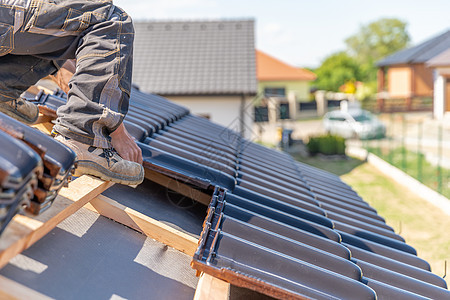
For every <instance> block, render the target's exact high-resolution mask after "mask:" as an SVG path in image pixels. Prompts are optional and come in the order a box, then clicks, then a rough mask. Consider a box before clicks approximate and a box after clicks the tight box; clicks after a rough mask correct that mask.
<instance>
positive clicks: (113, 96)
mask: <svg viewBox="0 0 450 300" xmlns="http://www.w3.org/2000/svg"><path fill="white" fill-rule="evenodd" d="M113 9H114V10H113V11H112V14H111V15H110V17H109V19H107V20H105V21H103V22H100V23H97V24H95V25H92V26H91V27H90V28H89V29H87V30H86V31H85V33H84V35H83V38H82V39H81V40H80V45H79V47H78V49H77V51H76V59H77V66H76V72H75V74H74V76H73V77H72V79H71V80H70V82H69V87H70V90H69V93H68V101H67V104H66V105H64V106H62V107H60V108H59V109H58V112H57V114H58V119H57V121H56V125H55V126H54V131H55V132H56V133H58V134H60V135H62V136H58V137H56V138H57V139H58V140H59V141H61V142H62V143H64V144H66V145H67V146H69V147H71V148H72V149H74V150H75V152H76V153H77V155H78V168H77V173H78V174H92V175H95V176H99V177H101V178H102V179H104V180H111V181H114V182H119V183H123V184H139V183H141V182H142V181H143V178H144V171H143V168H142V166H141V165H140V164H138V163H135V162H132V161H127V160H123V159H122V158H121V157H120V156H119V155H117V152H116V151H115V150H114V149H113V148H112V146H111V138H110V134H111V133H113V132H114V131H115V130H116V129H117V128H119V126H120V125H121V124H122V121H123V118H124V116H125V114H126V113H127V111H128V101H129V97H130V89H131V67H132V60H131V57H132V49H133V38H134V29H133V24H132V22H131V18H130V17H129V16H128V15H127V14H126V13H125V12H123V11H122V10H121V9H119V8H117V7H113ZM120 128H122V127H120ZM132 144H133V145H134V146H135V147H137V146H136V144H135V143H134V142H133V143H132ZM138 150H139V151H140V149H139V148H138Z"/></svg>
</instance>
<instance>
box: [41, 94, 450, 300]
mask: <svg viewBox="0 0 450 300" xmlns="http://www.w3.org/2000/svg"><path fill="white" fill-rule="evenodd" d="M52 99H53V100H58V101H63V100H61V99H59V98H57V97H55V96H46V99H42V100H40V103H41V105H45V102H46V101H47V102H49V103H50V102H52V101H53V100H52ZM53 102H55V101H53ZM125 124H126V126H127V128H128V130H129V131H130V132H131V133H132V134H133V135H134V136H135V137H136V139H137V140H138V141H139V142H138V144H139V146H140V147H141V149H142V151H143V156H144V167H145V168H147V169H151V170H153V171H157V172H160V173H162V174H164V175H166V176H170V177H172V178H174V179H176V180H179V181H182V182H184V183H186V184H188V185H191V186H193V187H195V188H197V189H200V190H203V191H204V192H210V193H211V194H212V201H211V204H210V205H209V208H208V214H207V217H206V219H205V223H204V228H203V232H202V235H201V239H200V241H199V248H198V250H197V252H196V254H195V256H194V258H193V262H192V265H193V267H194V268H196V269H197V270H201V271H204V272H206V273H210V274H212V275H214V276H216V277H218V278H222V279H224V280H227V281H229V282H231V283H232V284H235V285H239V286H243V287H248V288H251V289H254V290H257V291H259V292H262V293H265V294H267V295H271V296H275V297H280V298H285V297H299V298H317V299H332V298H344V299H376V298H377V297H378V298H380V299H383V298H391V299H404V298H408V299H409V298H411V299H414V298H417V299H421V298H433V299H447V298H449V297H450V293H449V291H448V290H447V286H446V283H445V281H444V280H443V279H442V278H440V277H438V276H436V275H434V274H433V273H431V272H430V266H429V264H428V263H427V262H426V261H424V260H422V259H420V258H419V257H417V253H416V250H415V249H414V248H413V247H411V246H410V245H408V244H406V243H405V240H404V239H403V238H402V237H401V236H400V235H398V234H396V233H395V232H394V231H393V229H392V228H391V227H390V226H388V225H387V224H386V223H385V220H384V219H383V218H382V217H381V216H379V215H378V214H377V212H376V211H375V209H373V208H372V207H370V206H369V205H368V204H367V203H366V202H364V201H363V199H361V198H360V197H359V196H358V195H357V193H356V192H354V191H353V190H352V189H351V188H350V187H349V186H348V185H346V184H345V183H343V182H342V181H341V180H340V179H339V177H337V176H335V175H332V174H330V173H327V172H325V171H322V170H319V169H316V168H313V167H311V166H308V165H306V164H302V163H299V162H296V161H295V160H294V159H293V158H292V157H291V156H289V155H288V154H285V153H282V152H279V151H275V150H272V149H268V148H265V147H263V146H260V145H257V144H254V143H251V142H249V141H247V140H244V139H241V138H240V137H239V136H238V135H237V134H236V133H235V132H234V131H232V130H229V129H227V128H224V127H222V126H219V125H216V124H214V123H212V122H210V121H208V120H206V119H203V118H200V117H196V116H193V115H190V114H189V111H188V110H187V109H185V108H183V107H180V106H178V105H175V104H173V103H170V102H169V101H167V100H165V99H164V98H161V97H159V96H155V95H147V94H144V93H141V92H139V91H137V90H134V91H133V92H132V94H131V104H130V111H129V114H128V115H127V117H126V121H125Z"/></svg>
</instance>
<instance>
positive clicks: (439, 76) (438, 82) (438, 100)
mask: <svg viewBox="0 0 450 300" xmlns="http://www.w3.org/2000/svg"><path fill="white" fill-rule="evenodd" d="M434 78H435V79H434V95H433V115H434V117H435V118H436V119H442V118H443V117H444V115H445V114H446V113H447V114H448V113H449V112H450V68H436V69H435V75H434Z"/></svg>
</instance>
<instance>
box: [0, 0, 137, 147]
mask: <svg viewBox="0 0 450 300" xmlns="http://www.w3.org/2000/svg"><path fill="white" fill-rule="evenodd" d="M133 39H134V28H133V24H132V21H131V18H130V17H129V16H128V15H127V14H126V13H125V12H124V11H122V10H121V9H120V8H118V7H116V6H114V5H113V4H112V1H101V0H99V1H93V0H54V1H43V0H37V1H32V0H11V1H8V0H0V101H9V100H11V99H16V98H18V97H19V96H20V94H21V93H22V92H24V91H25V90H26V89H27V88H28V87H30V86H31V85H33V84H35V83H36V82H37V81H38V80H39V79H41V78H43V77H45V76H47V75H50V74H54V73H55V72H56V71H57V70H58V69H59V67H60V66H61V65H62V63H64V61H65V60H67V59H73V58H76V59H77V66H76V72H75V74H74V76H73V77H72V79H71V81H70V82H69V87H70V91H69V93H68V101H67V104H66V105H64V106H62V107H61V108H60V109H58V112H57V113H58V119H57V121H56V125H55V126H54V130H55V131H56V132H58V133H60V134H62V135H65V136H67V137H70V138H73V139H75V140H77V141H80V142H83V143H86V144H89V145H93V146H96V147H102V148H108V147H110V138H109V134H110V133H111V132H113V131H114V130H115V129H116V128H117V127H118V126H119V125H120V124H121V122H122V121H123V118H124V116H125V114H126V113H127V110H128V100H129V97H130V90H131V72H132V52H133Z"/></svg>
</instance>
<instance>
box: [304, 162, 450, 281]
mask: <svg viewBox="0 0 450 300" xmlns="http://www.w3.org/2000/svg"><path fill="white" fill-rule="evenodd" d="M296 158H297V159H299V160H300V161H302V162H305V163H308V164H310V165H313V166H315V167H318V168H321V169H324V170H327V171H329V172H332V173H334V174H337V175H339V176H341V178H342V180H343V181H344V182H346V183H347V184H349V185H350V186H352V187H353V189H354V190H355V191H356V192H357V193H358V194H359V195H360V196H361V197H362V198H363V199H364V200H365V201H367V202H368V203H369V204H370V205H371V206H372V207H374V208H375V209H376V210H377V211H378V214H379V215H381V216H383V217H384V218H385V219H386V223H387V224H389V225H390V226H391V227H392V228H394V230H395V232H396V233H399V234H400V235H401V236H403V237H404V238H405V240H406V242H407V243H408V244H409V245H411V246H413V247H414V248H415V249H416V250H417V252H418V256H419V257H420V258H423V259H425V260H426V261H428V262H429V263H430V265H431V268H432V271H433V272H434V273H435V274H436V275H438V276H441V277H442V276H443V275H444V272H445V268H444V264H445V261H447V262H448V264H449V266H448V267H447V269H448V270H447V272H449V273H450V238H449V233H448V230H449V228H450V217H449V216H448V215H446V214H445V213H443V212H442V211H441V210H440V209H438V208H437V207H435V206H434V205H432V204H429V203H428V202H426V201H425V200H423V199H421V198H420V197H418V196H416V195H415V194H413V193H411V192H410V191H409V190H408V189H406V188H404V187H402V186H399V185H398V184H396V183H395V182H393V181H392V180H390V179H389V178H387V177H386V176H384V175H383V174H382V173H380V172H379V171H378V170H376V169H375V168H373V167H372V166H371V165H369V164H368V163H363V162H362V161H359V160H356V159H352V158H349V159H345V160H337V159H335V160H326V159H323V158H320V157H313V158H301V157H296ZM448 278H449V276H447V277H446V279H447V284H448V285H450V280H449V279H448Z"/></svg>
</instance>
